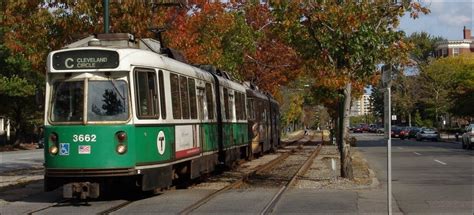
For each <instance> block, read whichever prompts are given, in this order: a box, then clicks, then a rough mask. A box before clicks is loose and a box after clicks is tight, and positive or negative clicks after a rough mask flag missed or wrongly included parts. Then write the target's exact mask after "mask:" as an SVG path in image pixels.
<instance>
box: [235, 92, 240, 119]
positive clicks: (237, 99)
mask: <svg viewBox="0 0 474 215" xmlns="http://www.w3.org/2000/svg"><path fill="white" fill-rule="evenodd" d="M234 98H235V116H236V118H237V120H240V112H241V111H240V103H241V101H240V93H239V92H234Z"/></svg>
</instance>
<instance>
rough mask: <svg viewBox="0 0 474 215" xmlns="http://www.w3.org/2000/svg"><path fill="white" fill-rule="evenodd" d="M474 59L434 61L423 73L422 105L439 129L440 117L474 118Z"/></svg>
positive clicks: (461, 57) (469, 57) (466, 57)
mask: <svg viewBox="0 0 474 215" xmlns="http://www.w3.org/2000/svg"><path fill="white" fill-rule="evenodd" d="M472 71H474V55H472V54H467V55H460V56H453V57H446V58H440V59H436V60H434V61H433V62H432V63H431V64H429V65H427V66H426V67H424V69H423V71H422V72H421V73H420V78H421V80H422V81H421V82H419V83H420V84H421V89H422V90H421V93H420V94H421V96H422V99H421V101H422V102H423V103H424V104H425V105H426V106H427V110H428V111H429V113H431V116H432V120H433V121H434V122H435V123H436V125H437V126H439V122H440V116H441V115H444V114H446V113H448V112H451V113H452V114H453V115H456V116H461V117H473V116H474V111H473V108H472V107H473V105H474V102H473V100H472V98H473V92H474V87H473V86H474V85H473V83H474V74H473V72H472Z"/></svg>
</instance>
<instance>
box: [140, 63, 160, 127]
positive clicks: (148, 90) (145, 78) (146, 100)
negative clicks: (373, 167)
mask: <svg viewBox="0 0 474 215" xmlns="http://www.w3.org/2000/svg"><path fill="white" fill-rule="evenodd" d="M135 79H136V86H137V87H136V88H137V106H138V114H137V115H138V118H155V117H157V116H158V115H159V111H158V102H157V100H158V99H157V98H158V96H157V88H156V74H155V71H153V70H143V69H140V70H137V71H136V73H135Z"/></svg>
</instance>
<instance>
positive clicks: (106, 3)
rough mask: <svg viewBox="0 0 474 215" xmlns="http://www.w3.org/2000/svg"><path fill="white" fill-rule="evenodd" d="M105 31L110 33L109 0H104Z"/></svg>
mask: <svg viewBox="0 0 474 215" xmlns="http://www.w3.org/2000/svg"><path fill="white" fill-rule="evenodd" d="M104 33H106V34H108V33H109V0H104Z"/></svg>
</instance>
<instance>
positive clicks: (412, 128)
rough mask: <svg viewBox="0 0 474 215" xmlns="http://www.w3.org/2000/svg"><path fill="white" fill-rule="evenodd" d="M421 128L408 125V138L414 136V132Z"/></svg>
mask: <svg viewBox="0 0 474 215" xmlns="http://www.w3.org/2000/svg"><path fill="white" fill-rule="evenodd" d="M420 130H421V128H418V127H410V131H409V132H408V138H416V133H418V132H419V131H420Z"/></svg>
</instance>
